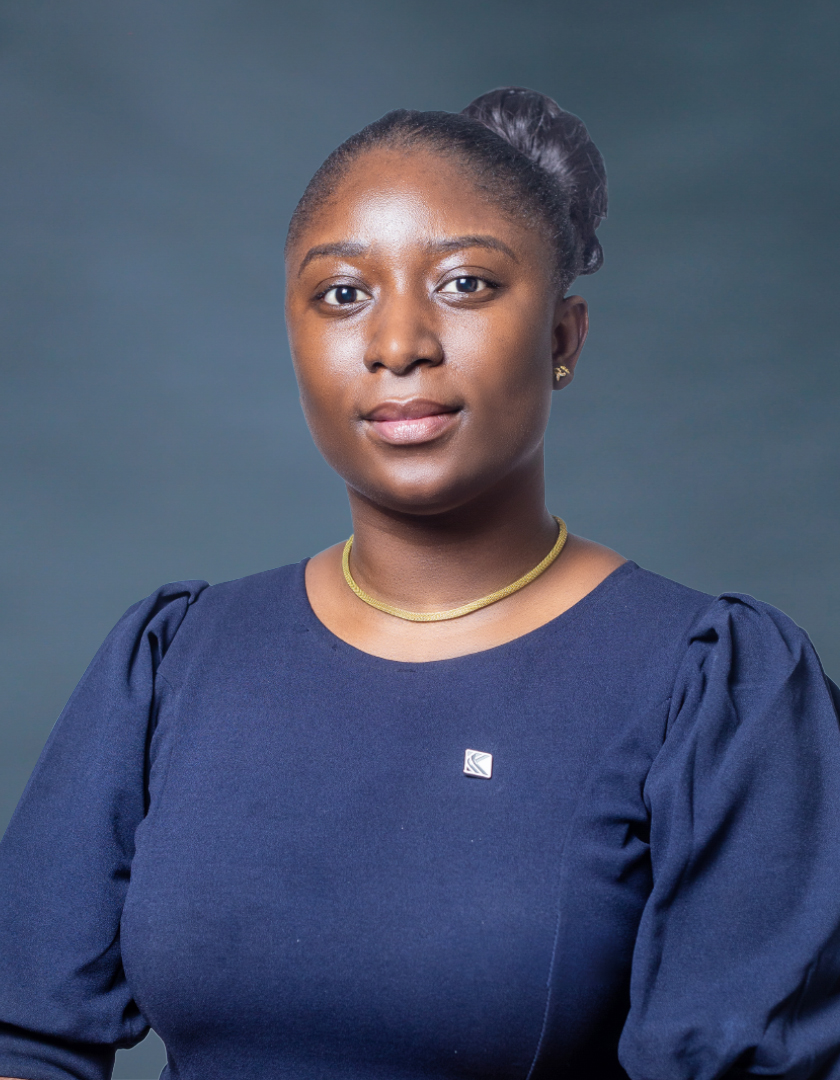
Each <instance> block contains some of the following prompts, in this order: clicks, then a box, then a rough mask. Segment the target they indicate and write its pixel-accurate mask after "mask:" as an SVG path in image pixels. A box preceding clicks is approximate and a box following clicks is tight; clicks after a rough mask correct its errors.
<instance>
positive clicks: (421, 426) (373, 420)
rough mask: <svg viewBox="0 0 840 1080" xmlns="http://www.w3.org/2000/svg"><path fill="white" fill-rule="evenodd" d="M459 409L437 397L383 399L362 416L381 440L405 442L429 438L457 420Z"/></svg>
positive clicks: (446, 428) (452, 425) (409, 442)
mask: <svg viewBox="0 0 840 1080" xmlns="http://www.w3.org/2000/svg"><path fill="white" fill-rule="evenodd" d="M459 414H460V409H459V408H458V407H457V406H454V405H444V404H442V403H441V402H438V401H425V400H422V399H419V398H418V399H414V400H410V401H384V402H382V404H381V405H377V407H376V408H375V409H373V410H371V412H369V413H368V414H367V415H366V416H365V418H364V419H365V420H366V421H367V423H368V424H369V425H370V427H371V429H372V430H373V431H374V432H375V433H376V434H377V435H378V436H379V438H381V439H382V440H383V441H384V442H387V443H391V444H393V445H399V446H405V445H411V444H416V443H424V442H430V441H431V440H432V439H436V438H438V437H439V436H440V435H442V434H444V433H445V432H446V431H449V430H451V429H452V428H453V427H454V426H455V425H456V424H457V422H458V416H459Z"/></svg>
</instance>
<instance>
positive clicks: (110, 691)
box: [0, 581, 206, 1080]
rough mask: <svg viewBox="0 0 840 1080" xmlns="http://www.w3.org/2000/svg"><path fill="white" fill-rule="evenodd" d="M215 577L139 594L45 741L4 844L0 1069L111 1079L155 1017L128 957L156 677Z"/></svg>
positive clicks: (34, 1076)
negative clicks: (123, 932) (124, 929)
mask: <svg viewBox="0 0 840 1080" xmlns="http://www.w3.org/2000/svg"><path fill="white" fill-rule="evenodd" d="M204 588H206V582H198V581H187V582H176V583H174V584H171V585H166V586H164V587H163V588H162V589H159V590H158V591H157V592H155V593H154V594H152V596H150V597H149V598H148V599H146V600H144V601H143V602H141V603H140V604H137V605H135V606H134V607H132V608H130V609H129V611H128V612H127V613H126V614H125V615H124V616H123V618H122V619H121V620H120V622H119V623H118V624H117V626H116V627H115V628H114V630H113V631H112V632H111V633H110V635H109V636H108V638H107V639H106V641H105V643H104V644H103V645H102V647H101V649H100V650H99V652H98V653H97V655H96V657H95V658H94V660H93V662H92V663H91V665H90V667H89V668H88V670H87V671H86V673H85V675H84V676H83V678H82V680H81V682H80V683H79V685H78V686H77V687H76V689H75V691H74V692H73V695H72V697H71V698H70V701H69V702H68V704H67V706H66V708H65V709H64V711H63V712H62V714H61V716H60V717H59V720H58V721H57V723H56V725H55V727H54V728H53V731H52V733H51V735H50V737H49V739H48V741H47V744H46V746H45V748H44V751H43V753H42V754H41V757H40V759H39V761H38V764H37V765H36V767H35V770H34V772H33V774H32V776H31V778H30V780H29V783H28V785H27V787H26V790H25V791H24V794H23V797H22V799H21V801H20V803H19V805H18V808H17V810H16V811H15V814H14V816H13V818H12V820H11V822H10V824H9V828H8V830H7V832H6V835H5V837H4V838H3V841H2V844H0V896H2V903H0V970H2V978H0V1075H2V1076H14V1077H23V1078H26V1080H67V1078H69V1077H73V1078H76V1080H103V1078H105V1077H108V1076H110V1074H111V1069H112V1067H113V1062H114V1055H115V1052H116V1050H117V1049H118V1048H122V1047H129V1046H133V1045H134V1044H135V1043H137V1042H139V1041H140V1039H142V1038H143V1036H144V1035H145V1034H146V1032H147V1030H148V1026H147V1024H146V1022H145V1020H144V1018H143V1017H142V1015H141V1014H140V1012H139V1010H138V1008H137V1005H136V1004H135V1002H134V1001H133V1000H132V997H131V992H130V990H129V988H128V985H127V983H126V979H125V974H124V972H123V968H122V962H121V957H120V937H119V927H120V916H121V912H122V906H123V901H124V898H125V894H126V889H127V887H128V881H129V876H130V868H131V860H132V856H133V853H134V833H135V829H136V828H137V826H138V824H139V823H140V821H141V820H142V818H143V816H144V812H145V807H146V784H145V776H146V756H147V747H148V742H149V736H150V723H151V717H152V714H153V701H154V677H155V670H156V667H157V664H158V663H159V662H160V660H161V658H162V657H163V655H164V654H165V652H166V650H167V648H168V646H169V644H170V643H171V641H172V639H173V637H174V635H175V633H176V632H177V630H178V627H179V626H180V625H181V622H182V620H183V619H184V617H185V615H186V614H187V612H188V610H189V607H190V605H191V604H192V603H193V602H194V601H195V600H196V599H197V597H198V596H199V595H200V593H201V592H202V591H203V589H204Z"/></svg>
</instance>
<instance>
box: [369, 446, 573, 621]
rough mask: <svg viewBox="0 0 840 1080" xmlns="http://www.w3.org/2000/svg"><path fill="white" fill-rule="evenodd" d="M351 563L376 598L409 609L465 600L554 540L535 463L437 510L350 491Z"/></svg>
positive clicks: (517, 570)
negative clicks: (418, 510) (404, 507)
mask: <svg viewBox="0 0 840 1080" xmlns="http://www.w3.org/2000/svg"><path fill="white" fill-rule="evenodd" d="M349 496H350V507H351V511H352V514H353V533H354V540H353V552H352V560H351V567H352V571H353V576H354V578H355V579H356V581H357V582H358V584H359V585H360V586H361V587H362V588H363V589H365V590H366V591H367V592H370V593H371V594H372V595H373V596H375V597H376V598H377V599H379V600H384V601H386V602H388V603H392V604H394V605H395V606H398V607H403V608H407V609H409V610H411V611H438V610H444V609H447V608H450V607H454V606H457V605H458V604H463V603H468V602H469V601H471V600H475V599H478V598H479V597H481V596H485V595H487V594H488V593H491V592H493V591H495V590H496V589H499V588H502V587H504V586H505V585H508V584H510V583H511V582H513V581H515V580H516V579H517V578H519V577H521V576H522V575H523V574H525V573H527V572H528V571H529V570H531V569H532V568H533V567H534V566H536V565H537V563H539V562H540V561H541V560H542V559H543V558H544V557H545V555H546V554H547V553H548V551H549V550H550V549H551V547H552V545H553V544H554V541H555V540H556V538H557V524H556V522H555V521H554V519H553V518H552V516H551V514H550V513H549V512H548V510H547V509H546V507H545V484H544V479H543V472H542V463H541V462H540V467H539V469H538V470H535V469H531V470H529V472H528V474H527V475H525V476H523V475H521V474H517V475H513V476H511V477H509V478H507V479H506V480H505V482H504V483H503V484H502V485H500V486H499V487H497V488H495V489H493V490H492V491H490V492H487V493H486V494H484V495H482V496H480V497H479V498H477V499H475V500H473V501H471V502H470V503H469V504H467V505H465V506H459V507H458V508H457V509H453V510H448V511H446V512H444V513H438V514H409V513H405V512H402V511H395V510H389V509H387V508H385V507H382V506H379V505H377V504H376V503H373V502H371V501H370V500H369V499H368V498H366V497H365V496H363V495H360V494H359V493H358V492H356V491H352V490H350V491H349Z"/></svg>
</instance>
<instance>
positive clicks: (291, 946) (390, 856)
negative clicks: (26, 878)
mask: <svg viewBox="0 0 840 1080" xmlns="http://www.w3.org/2000/svg"><path fill="white" fill-rule="evenodd" d="M220 666H221V668H222V669H223V668H224V665H223V664H222V665H220ZM596 675H597V672H593V678H592V679H591V680H590V681H589V687H590V688H589V691H588V692H586V693H584V692H582V690H581V683H580V680H579V679H576V680H568V679H564V678H562V677H557V676H556V675H555V676H554V678H553V682H552V683H551V685H546V675H545V672H544V671H540V670H538V665H535V663H534V662H529V660H528V658H524V659H523V660H522V662H521V663H518V664H515V665H510V666H508V668H507V669H506V670H504V671H501V672H500V671H498V670H495V671H494V670H492V669H487V670H485V671H476V670H475V669H474V668H473V669H472V670H470V668H469V666H468V665H459V664H457V663H456V664H451V665H448V666H444V669H443V670H441V669H439V668H437V667H436V666H432V665H419V666H417V667H411V666H409V665H388V666H386V665H383V666H382V667H381V669H379V670H378V671H376V672H374V674H373V676H372V677H371V676H370V673H368V677H367V678H364V679H360V678H359V677H358V672H355V671H354V670H353V668H352V667H346V666H344V667H343V666H341V665H336V667H335V668H332V669H331V668H330V667H329V665H328V664H327V665H322V664H320V663H312V664H311V665H310V664H300V665H296V666H295V665H286V666H283V665H282V664H280V663H279V662H278V664H277V665H275V666H272V664H271V663H266V661H265V658H264V657H255V659H254V663H253V664H251V665H250V666H249V665H248V664H243V663H242V662H241V658H240V659H239V661H238V662H237V664H235V665H231V668H230V671H229V672H228V673H227V674H225V672H224V670H221V671H217V672H216V677H215V678H213V679H210V678H207V677H202V676H201V674H199V675H198V676H197V677H195V678H194V679H192V680H191V681H189V682H188V683H187V684H185V686H184V687H183V688H182V689H181V690H180V692H179V693H177V694H174V695H171V697H170V698H169V699H168V701H167V703H166V704H165V706H164V707H163V709H162V711H161V715H160V717H159V721H158V727H157V732H156V736H155V739H156V743H155V746H154V748H153V749H154V755H153V768H152V774H151V778H150V792H151V803H150V810H149V814H148V816H147V818H146V820H145V822H144V823H143V825H142V826H141V829H140V831H139V832H138V837H137V841H138V847H137V855H136V858H135V863H134V867H133V871H132V882H131V887H130V890H129V897H128V902H127V904H126V909H125V915H124V919H123V952H124V956H125V959H126V970H127V972H128V975H129V980H130V981H131V982H132V986H133V989H134V990H135V994H136V996H137V998H138V1000H139V1002H140V1004H141V1007H142V1008H143V1009H144V1011H146V1013H147V1015H148V1016H149V1018H150V1019H151V1020H152V1022H153V1024H154V1025H155V1027H156V1028H157V1030H159V1031H160V1032H161V1034H162V1035H163V1036H164V1038H165V1039H166V1040H167V1043H168V1044H172V1045H174V1046H176V1047H177V1045H178V1044H179V1041H183V1039H185V1038H186V1033H187V1032H189V1033H190V1037H191V1038H194V1036H195V1033H196V1032H197V1031H204V1032H205V1033H206V1040H210V1041H212V1039H213V1038H214V1037H215V1035H214V1033H219V1032H222V1031H224V1032H227V1036H226V1038H225V1039H224V1042H223V1044H221V1043H220V1047H221V1046H222V1045H223V1050H222V1049H220V1051H219V1052H220V1053H222V1052H223V1053H230V1052H231V1047H232V1046H235V1045H236V1039H238V1038H242V1039H245V1040H249V1045H253V1044H254V1042H255V1041H257V1042H259V1043H261V1044H263V1043H266V1042H268V1043H269V1044H271V1045H272V1046H273V1047H275V1052H276V1053H277V1054H280V1055H281V1056H288V1055H291V1057H292V1058H293V1059H294V1060H295V1061H297V1065H295V1068H296V1069H297V1070H298V1072H301V1070H302V1068H303V1066H302V1065H301V1061H302V1060H303V1059H304V1058H306V1060H308V1059H309V1058H308V1057H307V1055H312V1054H313V1053H314V1052H315V1051H314V1050H313V1047H315V1046H317V1047H318V1048H319V1049H318V1050H317V1055H316V1056H317V1057H318V1058H319V1060H321V1059H323V1057H324V1055H326V1057H327V1058H328V1059H329V1058H331V1056H333V1057H334V1058H335V1060H336V1061H346V1055H347V1053H348V1052H349V1048H350V1047H351V1046H352V1048H353V1052H354V1053H359V1054H361V1055H362V1057H363V1059H364V1060H365V1061H366V1062H371V1061H379V1062H380V1064H381V1065H382V1067H388V1068H389V1069H391V1068H395V1067H396V1064H395V1063H396V1062H397V1061H404V1060H406V1059H410V1060H412V1061H414V1062H423V1063H425V1065H424V1067H425V1068H426V1071H428V1070H429V1069H431V1070H433V1071H434V1072H436V1073H438V1074H440V1075H448V1074H452V1075H461V1074H462V1072H463V1070H466V1072H467V1073H475V1072H480V1073H487V1072H488V1070H491V1072H492V1075H505V1076H507V1075H511V1076H513V1075H515V1076H520V1075H522V1076H524V1075H525V1074H526V1073H527V1071H528V1069H529V1067H530V1064H531V1062H532V1061H533V1059H534V1057H535V1055H536V1053H537V1047H538V1045H540V1042H541V1039H542V1042H543V1044H544V1045H548V1046H549V1047H553V1049H551V1050H550V1052H551V1053H553V1054H555V1055H559V1056H560V1057H568V1056H569V1055H574V1053H576V1052H577V1051H576V1047H578V1046H579V1044H580V1042H581V1039H583V1040H584V1041H585V1040H586V1039H591V1038H597V1037H598V1032H599V1028H600V1029H602V1028H603V1024H604V1023H607V1022H608V1019H609V1017H611V1016H612V1015H613V1014H614V1013H615V1012H616V1009H618V1011H619V1012H620V1011H621V1008H622V1007H623V1006H622V1003H623V1001H624V998H625V996H626V978H627V972H628V970H629V956H630V953H631V951H632V942H633V937H634V933H635V925H636V922H637V920H638V914H639V912H640V910H641V905H642V904H643V901H644V896H645V895H646V890H647V887H648V885H647V875H648V871H647V864H646V849H645V845H644V843H643V840H641V839H640V838H639V827H642V828H643V824H641V823H643V817H644V808H643V806H642V805H641V800H640V783H639V777H640V776H641V775H643V773H644V769H645V767H646V766H645V763H646V759H647V758H648V757H649V754H650V753H651V752H652V750H653V746H652V745H650V746H648V745H647V741H646V737H645V736H644V735H643V734H640V732H642V733H643V732H645V731H646V730H647V727H646V726H645V725H644V724H642V725H641V727H640V726H639V724H638V723H637V722H636V720H637V717H636V719H634V715H635V713H638V711H639V708H640V701H638V700H635V701H633V702H632V703H631V702H630V701H628V699H627V695H626V694H625V695H623V696H622V695H621V694H620V693H618V692H616V691H615V690H613V689H611V687H612V683H611V682H610V681H609V680H602V683H603V689H602V690H601V691H600V692H599V691H598V690H597V687H598V685H599V683H598V679H597V678H596V677H595V676H596ZM220 676H221V677H220ZM535 680H538V682H537V683H536V689H535ZM649 726H650V725H648V727H649ZM468 751H477V752H479V753H480V754H482V755H490V757H481V758H479V759H474V761H473V767H472V768H470V766H469V764H468V765H467V771H466V772H465V762H466V760H467V752H468ZM491 759H492V762H491ZM476 764H477V765H478V768H476V767H475V765H476ZM470 772H472V773H473V774H475V773H477V772H478V773H481V772H489V773H490V775H489V776H482V775H470ZM621 883H623V884H621ZM552 1010H553V1012H552ZM558 1010H559V1012H558ZM554 1014H557V1015H556V1017H555V1019H554V1020H552V1021H551V1024H552V1028H553V1033H551V1032H550V1033H549V1035H550V1036H551V1037H550V1038H549V1040H548V1043H546V1039H545V1032H544V1031H543V1026H544V1022H545V1018H546V1016H547V1015H549V1016H552V1015H554ZM234 1033H235V1035H234ZM582 1033H583V1034H582ZM601 1034H603V1031H601ZM552 1038H553V1039H554V1042H552ZM558 1039H559V1041H558ZM298 1058H300V1061H298ZM303 1071H304V1072H305V1070H303Z"/></svg>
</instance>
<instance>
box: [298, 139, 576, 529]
mask: <svg viewBox="0 0 840 1080" xmlns="http://www.w3.org/2000/svg"><path fill="white" fill-rule="evenodd" d="M552 256H553V253H552V250H551V248H550V246H549V244H548V242H547V241H546V240H545V239H544V238H543V236H541V235H540V232H539V230H538V229H535V228H533V227H529V226H528V225H526V224H525V223H524V222H521V221H519V220H517V219H516V218H514V217H512V216H510V215H509V214H506V213H504V212H503V211H502V210H500V209H498V208H497V207H496V206H494V204H493V203H492V202H491V201H489V199H488V197H487V196H486V195H484V194H482V193H481V192H480V191H479V189H478V188H477V187H476V186H475V184H474V183H473V182H472V181H471V179H470V175H469V173H468V172H467V171H466V170H465V169H464V168H463V167H459V165H457V164H456V163H453V162H452V161H451V160H449V159H448V158H446V157H442V156H440V155H437V154H435V153H433V152H430V151H426V150H413V151H410V152H398V151H394V150H386V149H375V150H371V151H369V152H367V153H365V154H363V155H362V156H361V157H360V158H358V159H356V161H355V162H354V163H353V165H352V166H351V169H350V171H349V172H348V173H347V174H346V175H345V177H344V178H343V179H342V180H341V182H340V184H339V185H338V187H337V189H336V191H335V192H334V193H333V195H332V196H331V198H330V200H329V201H328V202H327V203H326V205H324V206H322V207H321V208H320V209H318V210H317V211H316V212H315V214H314V215H313V217H312V218H311V219H310V220H309V221H308V222H307V223H306V224H305V226H304V228H303V229H302V230H301V231H300V233H299V234H298V236H297V237H296V239H295V242H294V244H293V245H292V246H291V248H290V250H289V253H288V258H287V295H286V314H287V321H288V328H289V338H290V342H291V349H292V358H293V361H294V365H295V371H296V373H297V378H298V383H299V386H300V392H301V401H302V404H303V409H304V412H305V414H306V419H307V421H308V423H309V427H310V430H311V431H312V435H313V437H314V439H315V442H316V443H317V445H318V447H319V449H320V450H321V452H322V453H323V455H324V457H325V458H326V460H327V461H328V462H329V464H330V465H331V466H332V467H333V468H334V469H335V470H336V471H337V472H338V473H339V474H340V475H341V476H342V477H343V478H344V480H345V481H346V482H347V484H348V486H349V487H350V489H351V491H356V492H358V493H360V494H361V495H363V496H364V497H366V498H367V499H369V500H371V501H372V502H373V503H375V504H377V505H380V506H382V507H387V508H388V509H390V510H395V511H400V512H407V513H419V514H433V513H442V512H445V511H448V510H452V509H456V508H457V507H459V506H462V505H465V504H467V503H469V502H471V501H473V500H475V499H477V498H480V497H482V496H485V495H488V494H490V493H492V491H493V489H494V488H497V487H498V486H499V485H502V484H504V483H505V482H510V481H513V482H517V477H520V476H523V475H524V473H527V471H528V470H529V469H533V468H537V469H540V470H541V468H542V440H543V435H544V432H545V427H546V424H547V422H548V416H549V407H550V400H551V391H552V386H553V377H554V376H553V367H554V366H555V364H557V363H558V362H559V363H565V364H566V365H567V366H568V367H573V366H574V360H576V358H577V352H579V351H580V346H581V345H582V344H583V337H584V336H585V333H586V310H585V305H584V304H583V301H580V300H579V298H577V299H571V300H569V299H567V300H563V299H562V297H561V296H560V295H559V293H558V291H557V287H556V284H554V282H553V275H552V268H553V264H552ZM572 324H574V325H572ZM575 333H577V337H578V339H579V342H578V344H577V347H576V348H575V347H574V345H575V341H574V340H573V339H574V338H575ZM570 343H571V346H570Z"/></svg>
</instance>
